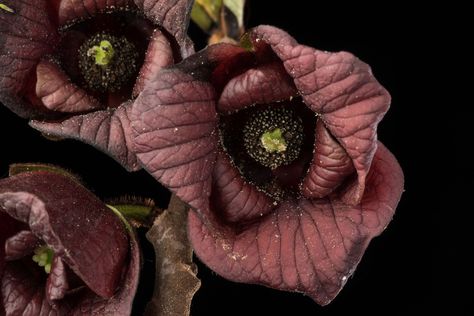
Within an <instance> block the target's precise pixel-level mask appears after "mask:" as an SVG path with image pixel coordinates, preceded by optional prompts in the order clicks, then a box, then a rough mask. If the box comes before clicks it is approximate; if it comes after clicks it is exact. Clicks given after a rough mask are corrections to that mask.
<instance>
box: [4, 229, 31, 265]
mask: <svg viewBox="0 0 474 316" xmlns="http://www.w3.org/2000/svg"><path fill="white" fill-rule="evenodd" d="M2 244H3V243H2ZM39 244H40V240H39V239H38V237H36V236H35V235H34V234H33V233H32V232H31V231H30V230H22V231H19V232H18V233H17V234H15V235H13V236H12V237H10V238H8V239H7V240H6V241H5V260H8V261H10V260H17V259H20V258H23V257H25V256H27V255H29V254H32V253H33V250H35V248H36V247H37V246H38V245H39Z"/></svg>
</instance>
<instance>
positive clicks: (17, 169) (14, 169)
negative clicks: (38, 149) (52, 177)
mask: <svg viewBox="0 0 474 316" xmlns="http://www.w3.org/2000/svg"><path fill="white" fill-rule="evenodd" d="M39 171H46V172H52V173H58V174H60V175H62V176H66V177H68V178H69V179H72V180H74V181H75V182H77V183H79V184H81V185H82V183H81V178H80V177H79V176H77V175H75V174H73V173H71V172H70V171H68V170H66V169H63V168H60V167H58V166H55V165H50V164H45V163H14V164H11V165H10V166H9V168H8V176H10V177H11V176H14V175H17V174H19V173H23V172H39Z"/></svg>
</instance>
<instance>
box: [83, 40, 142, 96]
mask: <svg viewBox="0 0 474 316" xmlns="http://www.w3.org/2000/svg"><path fill="white" fill-rule="evenodd" d="M78 54H79V56H78V61H79V69H80V70H81V73H82V77H83V79H84V81H85V83H86V84H87V86H88V87H89V88H90V89H91V90H94V91H97V92H100V93H105V92H115V91H118V90H120V89H121V88H122V87H124V86H126V85H128V84H130V83H131V80H132V79H133V78H135V77H136V72H137V69H138V65H137V61H138V52H137V50H136V48H135V46H134V45H133V44H132V43H131V42H130V41H129V40H128V39H127V38H125V37H124V36H121V37H117V36H113V35H110V34H107V33H98V34H95V35H93V36H92V37H90V38H89V39H87V40H86V41H85V42H84V43H83V44H82V45H81V47H80V48H79V50H78Z"/></svg>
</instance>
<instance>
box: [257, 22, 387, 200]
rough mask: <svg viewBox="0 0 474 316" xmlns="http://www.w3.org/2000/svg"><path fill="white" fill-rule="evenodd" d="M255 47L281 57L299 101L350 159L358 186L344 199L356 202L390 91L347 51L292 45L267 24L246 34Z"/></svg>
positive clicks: (287, 37) (361, 191)
mask: <svg viewBox="0 0 474 316" xmlns="http://www.w3.org/2000/svg"><path fill="white" fill-rule="evenodd" d="M251 37H252V40H253V41H254V43H255V46H256V49H257V50H258V49H259V46H261V45H263V44H262V42H263V43H267V44H268V45H270V46H271V48H272V49H273V51H274V52H275V53H276V54H277V56H278V57H279V58H280V59H281V60H282V61H283V65H284V66H285V68H286V70H287V72H288V74H289V75H290V76H291V77H292V78H293V80H294V83H295V85H296V88H297V89H298V91H299V93H300V94H301V96H302V97H303V100H304V102H305V103H306V105H307V106H309V107H310V108H311V109H312V110H313V111H315V112H316V113H319V114H320V115H321V116H320V118H321V119H322V120H323V122H324V124H325V126H326V127H327V129H328V130H329V131H330V132H331V134H332V135H333V136H334V137H335V138H336V139H337V140H338V142H339V143H340V144H341V145H342V146H343V147H344V149H345V150H346V151H347V153H348V155H349V156H350V157H351V159H352V160H353V164H354V167H355V169H356V171H357V174H358V182H359V183H358V186H357V187H356V188H355V190H352V191H351V192H350V196H346V197H345V200H346V201H348V202H351V203H353V204H357V203H358V202H359V201H360V199H361V198H362V196H363V192H364V188H365V178H366V175H367V172H368V170H369V168H370V165H371V161H372V158H373V155H374V153H375V151H376V148H377V132H376V128H377V124H378V122H379V121H380V120H381V119H382V117H383V115H384V114H385V112H387V110H388V108H389V104H390V95H389V94H388V92H387V91H386V90H385V89H384V88H383V87H382V86H381V85H380V84H379V83H378V82H377V80H376V79H375V78H374V76H373V75H372V72H371V70H370V67H369V66H368V65H367V64H365V63H363V62H362V61H360V60H359V59H357V58H356V57H354V56H353V55H352V54H349V53H345V52H341V53H328V52H323V51H319V50H316V49H314V48H311V47H307V46H303V45H299V44H297V43H296V42H295V41H294V39H293V38H291V36H290V35H288V34H287V33H285V32H284V31H282V30H279V29H277V28H274V27H271V26H260V27H257V28H255V29H254V30H253V31H252V32H251Z"/></svg>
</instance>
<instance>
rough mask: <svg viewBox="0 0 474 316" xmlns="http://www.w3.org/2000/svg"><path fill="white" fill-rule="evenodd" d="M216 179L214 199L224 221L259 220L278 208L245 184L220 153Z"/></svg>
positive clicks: (227, 159)
mask: <svg viewBox="0 0 474 316" xmlns="http://www.w3.org/2000/svg"><path fill="white" fill-rule="evenodd" d="M212 179H213V186H212V196H211V199H212V200H213V203H214V205H215V208H216V209H218V210H219V215H220V217H221V219H222V220H224V221H227V222H239V221H246V220H251V219H254V218H259V217H262V216H264V215H266V214H267V213H269V212H270V211H271V210H272V209H273V208H275V207H276V205H277V203H276V202H275V201H274V200H273V199H271V198H270V197H268V196H267V195H266V194H265V193H263V192H261V191H259V190H257V188H256V187H255V186H254V185H252V184H250V183H247V182H245V180H244V179H243V178H242V176H241V174H240V172H239V171H238V170H237V168H235V167H234V166H233V165H232V163H231V161H230V158H229V157H228V156H227V154H225V153H223V152H219V153H218V156H217V162H216V166H215V167H214V172H213V177H212ZM274 203H275V204H274Z"/></svg>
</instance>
